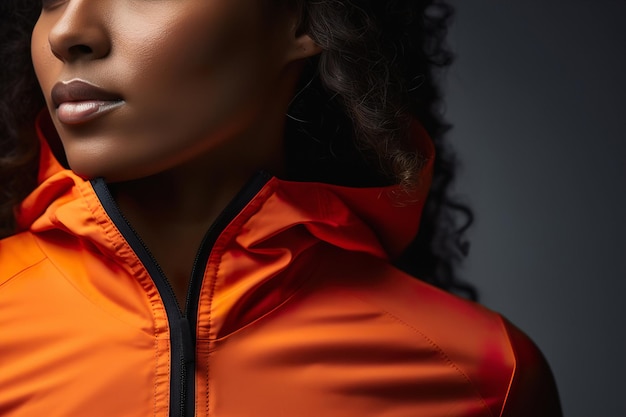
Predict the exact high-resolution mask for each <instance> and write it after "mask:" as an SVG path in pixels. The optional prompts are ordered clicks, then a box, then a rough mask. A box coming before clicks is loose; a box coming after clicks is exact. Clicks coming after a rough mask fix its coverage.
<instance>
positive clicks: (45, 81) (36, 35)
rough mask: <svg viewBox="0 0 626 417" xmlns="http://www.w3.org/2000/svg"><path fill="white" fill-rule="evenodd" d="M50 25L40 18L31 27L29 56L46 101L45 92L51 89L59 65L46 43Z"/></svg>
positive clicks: (46, 95) (47, 98)
mask: <svg viewBox="0 0 626 417" xmlns="http://www.w3.org/2000/svg"><path fill="white" fill-rule="evenodd" d="M50 26H51V25H50V23H48V22H46V21H42V20H41V19H40V20H39V21H38V22H37V24H36V25H35V28H34V29H33V34H32V38H31V58H32V61H33V67H34V69H35V74H36V75H37V80H38V81H39V85H40V86H41V89H42V91H43V92H44V95H45V98H46V101H48V102H49V97H48V94H47V93H48V92H49V91H50V90H51V89H52V86H53V84H54V83H55V80H56V78H57V73H58V71H59V66H60V61H59V60H58V59H57V58H56V57H55V56H54V54H53V53H52V51H51V50H50V44H49V43H48V33H49V32H50Z"/></svg>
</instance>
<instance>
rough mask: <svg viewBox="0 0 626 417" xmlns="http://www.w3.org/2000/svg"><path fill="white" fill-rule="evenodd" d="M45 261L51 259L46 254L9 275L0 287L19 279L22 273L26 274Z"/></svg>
mask: <svg viewBox="0 0 626 417" xmlns="http://www.w3.org/2000/svg"><path fill="white" fill-rule="evenodd" d="M45 261H50V258H48V257H47V256H46V255H45V254H44V256H43V258H41V259H40V260H38V261H37V262H35V263H32V264H30V265H28V266H27V267H25V268H23V269H21V270H19V271H18V272H16V273H15V274H13V275H11V276H10V277H8V278H7V279H6V280H4V281H2V283H1V284H0V288H2V287H4V286H5V285H7V284H8V283H9V282H12V281H13V280H14V279H17V278H19V277H20V275H22V274H25V273H26V272H27V271H28V270H30V269H32V268H34V267H36V266H37V265H39V264H41V263H43V262H45ZM53 265H54V264H53Z"/></svg>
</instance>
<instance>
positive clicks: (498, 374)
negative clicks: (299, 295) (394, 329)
mask: <svg viewBox="0 0 626 417" xmlns="http://www.w3.org/2000/svg"><path fill="white" fill-rule="evenodd" d="M350 256H352V255H350ZM341 264H342V266H341V267H339V268H337V265H335V269H334V271H333V272H330V275H332V277H329V280H331V281H334V282H336V283H337V284H336V285H339V286H340V287H341V288H342V289H343V290H344V291H347V292H348V293H349V294H350V295H352V296H354V297H357V298H359V299H361V300H362V301H364V302H367V303H369V304H370V305H372V306H374V307H375V308H377V309H378V310H380V311H382V312H384V314H387V315H389V316H390V317H392V318H394V319H395V320H396V321H397V322H399V323H401V324H402V325H403V326H404V327H405V328H406V329H408V330H409V331H410V332H412V333H414V334H415V336H417V337H419V338H422V339H425V340H426V341H427V342H428V343H429V344H430V345H431V346H432V348H433V350H434V351H436V352H437V353H438V355H439V356H440V358H441V360H442V361H443V362H445V363H446V364H447V365H448V366H449V367H451V368H453V369H455V370H456V372H457V373H458V374H459V375H460V377H461V378H463V379H465V381H466V384H467V385H468V386H471V387H472V389H473V390H474V392H475V393H476V395H477V396H478V397H480V398H482V401H483V404H484V406H485V407H486V408H488V409H489V410H490V411H491V414H492V415H494V416H499V415H500V414H501V411H502V409H503V407H504V403H505V399H506V397H507V393H508V392H509V387H510V385H511V381H512V378H513V374H514V370H515V356H514V352H513V349H512V345H511V341H510V339H509V336H508V334H507V332H506V330H505V328H504V325H503V321H502V318H501V317H500V316H499V315H498V314H496V313H494V312H492V311H490V310H489V309H487V308H485V307H483V306H480V305H478V304H476V303H474V302H471V301H468V300H465V299H462V298H460V297H457V296H455V295H453V294H450V293H447V292H445V291H443V290H441V289H438V288H435V287H433V286H431V285H429V284H427V283H425V282H423V281H419V280H417V279H415V278H413V277H411V276H409V275H407V274H405V273H403V272H402V271H400V270H398V269H396V268H395V267H393V266H392V265H389V264H388V263H386V262H385V261H383V260H380V259H376V258H373V257H369V256H362V255H361V256H359V255H356V258H355V259H354V260H351V261H349V262H342V263H341ZM326 282H328V281H326ZM331 285H334V284H331Z"/></svg>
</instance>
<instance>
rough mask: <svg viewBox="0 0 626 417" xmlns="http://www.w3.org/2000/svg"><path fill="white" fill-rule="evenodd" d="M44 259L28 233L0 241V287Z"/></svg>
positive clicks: (34, 239)
mask: <svg viewBox="0 0 626 417" xmlns="http://www.w3.org/2000/svg"><path fill="white" fill-rule="evenodd" d="M45 259H46V255H45V254H44V253H43V251H42V250H41V249H40V247H39V245H38V244H37V241H36V238H35V237H34V236H33V235H32V234H31V233H29V232H23V233H18V234H16V235H13V236H10V237H7V238H5V239H2V240H0V286H2V285H4V284H5V283H6V282H8V281H9V280H11V279H12V278H14V277H16V276H17V275H20V274H21V273H23V272H24V271H27V270H29V269H31V268H32V267H34V266H36V265H37V264H39V263H41V262H42V261H43V260H45Z"/></svg>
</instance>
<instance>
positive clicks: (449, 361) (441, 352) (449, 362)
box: [351, 293, 501, 417]
mask: <svg viewBox="0 0 626 417" xmlns="http://www.w3.org/2000/svg"><path fill="white" fill-rule="evenodd" d="M351 295H352V296H353V297H355V298H358V299H359V300H361V301H363V302H366V303H368V304H370V305H374V306H375V307H376V308H378V309H379V310H380V311H381V312H383V313H384V314H386V315H387V316H389V317H390V318H391V319H393V320H395V321H397V322H398V323H400V324H403V325H404V326H406V327H408V328H409V329H411V330H413V331H414V332H415V333H417V334H419V335H420V336H421V337H422V338H423V339H424V340H426V341H427V342H428V344H429V345H430V346H431V347H432V348H434V349H435V350H436V351H437V352H438V353H439V355H440V356H441V357H442V358H443V360H444V362H445V363H446V364H447V365H448V366H450V367H451V368H453V369H454V370H455V371H456V372H457V373H458V374H459V375H461V376H462V377H463V379H465V381H466V382H467V383H468V384H469V385H470V386H471V387H472V388H473V390H474V392H475V394H476V395H477V397H478V398H479V399H480V402H481V404H482V405H483V407H484V409H485V410H487V411H488V412H489V415H491V416H492V417H494V416H493V413H492V411H491V408H489V406H488V405H487V402H486V401H485V399H484V398H483V396H482V395H481V393H480V391H479V390H478V388H477V387H476V385H475V384H474V382H473V381H472V379H471V378H470V377H468V376H467V374H466V373H465V372H463V370H462V369H461V368H459V366H458V365H457V364H456V363H455V362H454V361H453V360H452V359H450V357H449V356H448V355H447V354H446V352H445V351H444V350H443V349H442V348H441V347H440V346H439V345H438V344H437V343H435V342H434V341H433V340H432V339H431V338H429V337H428V336H426V335H425V334H424V333H423V332H422V331H421V330H419V329H418V328H416V327H415V326H413V325H411V324H409V323H407V322H406V321H404V320H402V319H401V318H399V317H398V316H396V315H395V314H392V313H390V312H389V311H387V310H385V309H384V308H381V307H380V306H378V305H376V304H374V303H372V302H371V301H368V300H366V299H365V298H363V297H360V296H359V295H357V294H354V293H351ZM500 417H501V416H500Z"/></svg>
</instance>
